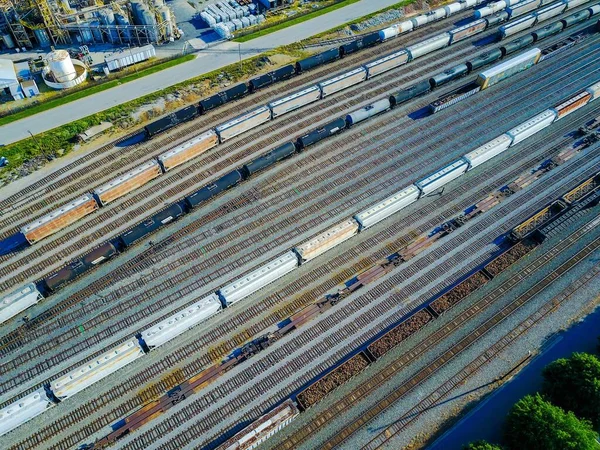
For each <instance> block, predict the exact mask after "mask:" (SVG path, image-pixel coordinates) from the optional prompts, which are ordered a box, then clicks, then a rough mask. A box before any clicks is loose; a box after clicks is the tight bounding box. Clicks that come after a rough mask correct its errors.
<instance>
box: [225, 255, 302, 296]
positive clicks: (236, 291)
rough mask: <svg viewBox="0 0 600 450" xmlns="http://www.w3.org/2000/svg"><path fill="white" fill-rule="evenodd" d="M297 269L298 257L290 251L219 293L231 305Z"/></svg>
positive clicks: (230, 284)
mask: <svg viewBox="0 0 600 450" xmlns="http://www.w3.org/2000/svg"><path fill="white" fill-rule="evenodd" d="M296 267H298V257H297V256H296V254H295V253H294V252H291V251H290V252H287V253H285V254H283V255H281V256H278V257H277V258H275V259H274V260H272V261H269V262H268V263H266V264H264V265H262V266H260V267H259V268H258V269H255V270H253V271H252V272H250V273H248V274H246V275H244V276H243V277H240V278H238V279H237V280H235V281H233V282H232V283H229V284H228V285H227V286H224V287H222V288H221V289H219V292H218V293H219V295H220V296H221V298H222V299H223V300H224V301H226V302H227V304H228V305H230V304H232V303H236V302H239V301H240V300H242V299H244V298H246V297H248V296H250V295H252V294H254V293H255V292H256V291H258V290H260V289H262V288H264V287H265V286H267V285H268V284H271V283H272V282H274V281H275V280H277V279H279V278H281V277H282V276H284V275H286V274H288V273H290V272H291V271H292V270H294V269H295V268H296Z"/></svg>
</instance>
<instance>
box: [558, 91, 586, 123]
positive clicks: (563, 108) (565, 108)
mask: <svg viewBox="0 0 600 450" xmlns="http://www.w3.org/2000/svg"><path fill="white" fill-rule="evenodd" d="M591 98H592V95H591V94H590V93H589V92H587V91H583V92H580V93H579V94H577V95H576V96H574V97H571V98H570V99H568V100H566V101H564V102H562V103H560V104H559V105H558V106H555V107H554V108H550V109H551V110H552V111H554V113H555V114H556V119H555V120H558V119H562V118H563V117H565V116H568V115H569V114H571V113H572V112H574V111H577V110H578V109H579V108H583V107H584V106H585V105H587V104H588V103H589V101H590V100H591Z"/></svg>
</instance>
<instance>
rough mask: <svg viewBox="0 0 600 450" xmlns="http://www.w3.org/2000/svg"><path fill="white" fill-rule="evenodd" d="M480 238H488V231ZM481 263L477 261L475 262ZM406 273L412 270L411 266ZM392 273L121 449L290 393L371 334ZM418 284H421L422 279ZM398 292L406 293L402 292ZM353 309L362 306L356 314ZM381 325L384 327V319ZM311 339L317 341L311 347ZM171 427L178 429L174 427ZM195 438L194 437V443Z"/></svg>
mask: <svg viewBox="0 0 600 450" xmlns="http://www.w3.org/2000/svg"><path fill="white" fill-rule="evenodd" d="M501 209H503V208H501ZM499 212H500V210H499V211H498V212H497V213H498V214H499ZM496 217H499V216H496ZM491 223H492V222H491V221H488V220H485V219H484V220H482V221H481V222H479V224H478V225H479V226H480V227H481V228H480V229H479V230H478V231H485V230H487V229H488V228H489V226H490V224H491ZM490 234H492V233H490ZM485 238H487V239H490V238H489V236H486V237H485ZM482 239H483V238H482ZM478 242H479V245H480V244H481V239H478ZM467 254H468V249H466V250H465V251H464V252H461V253H459V254H455V255H453V257H452V260H451V261H446V262H443V263H441V264H440V266H439V267H438V270H440V271H444V270H447V269H449V268H450V267H451V266H450V265H451V264H455V262H456V260H457V259H460V258H462V257H464V256H465V255H467ZM428 256H429V257H432V258H442V252H439V251H433V252H432V253H431V254H430V255H428ZM427 259H429V258H427ZM483 259H485V258H483ZM481 262H482V261H478V260H476V261H474V264H478V263H481ZM444 266H447V267H444ZM410 272H411V273H414V272H413V270H410ZM397 277H398V274H396V275H393V276H392V277H391V278H390V279H388V280H386V281H385V282H384V283H381V284H380V285H379V286H377V287H376V288H374V289H371V290H370V292H369V293H366V294H365V295H361V296H360V297H359V298H358V299H356V300H355V301H354V302H353V304H345V305H343V306H342V307H341V308H340V309H338V310H336V311H335V312H334V313H333V314H331V315H329V316H326V317H324V318H323V320H322V321H321V322H320V323H318V324H316V325H315V326H314V327H312V328H311V329H310V330H304V331H301V332H300V333H301V334H298V335H294V337H293V338H292V339H290V340H289V341H288V342H285V343H283V344H282V345H281V346H278V347H276V348H274V349H273V350H272V351H271V353H270V354H269V355H268V356H265V357H264V358H260V359H253V360H252V361H251V364H249V365H245V366H244V367H243V370H240V371H238V372H237V373H235V374H233V375H232V376H231V377H230V378H229V379H227V380H223V381H222V382H220V383H218V384H217V385H216V386H215V387H213V388H211V387H208V388H207V390H205V391H203V392H202V393H201V394H200V395H199V396H198V397H197V398H193V399H191V400H190V401H189V402H186V403H183V404H181V405H179V406H177V407H175V408H174V410H173V412H172V413H170V414H168V415H166V416H164V419H163V418H161V419H159V420H160V421H157V422H156V423H155V422H152V424H151V426H150V427H146V429H145V430H143V431H141V432H140V434H133V435H131V436H130V437H127V438H125V439H124V440H123V441H122V445H121V448H123V449H141V448H144V449H145V448H156V447H160V448H164V449H176V448H181V447H182V446H183V445H190V446H204V445H208V442H211V441H212V439H215V438H216V437H217V436H220V435H221V433H222V432H224V431H228V430H229V428H230V426H229V423H227V422H226V423H225V424H224V423H223V421H224V420H225V418H226V417H229V416H232V415H236V419H235V421H236V423H237V422H238V419H239V420H242V421H245V420H247V419H249V417H247V416H246V415H242V417H239V416H240V414H242V413H239V411H244V408H246V407H247V403H248V401H249V399H256V400H254V401H252V406H251V408H252V410H253V411H254V413H255V414H256V413H257V412H258V411H264V410H266V409H268V406H269V404H270V405H272V404H274V403H275V402H277V401H279V400H281V399H282V398H285V397H287V396H289V395H290V393H292V392H295V391H296V390H297V389H299V388H300V387H301V386H303V385H304V384H305V383H306V382H307V381H308V380H310V379H312V377H314V376H315V375H316V374H317V373H319V372H320V371H322V370H323V369H324V368H325V367H329V366H331V365H332V364H333V363H334V362H336V361H337V360H339V358H340V355H345V354H348V353H350V352H351V351H352V350H353V349H355V348H356V347H357V346H362V345H364V344H365V342H366V341H368V340H369V339H370V337H372V336H373V335H374V334H376V333H373V332H372V331H373V330H370V332H365V330H367V329H368V327H369V326H370V325H371V322H372V321H373V320H374V319H375V318H377V317H381V316H382V315H384V314H385V312H386V311H388V310H389V308H390V304H389V302H387V304H386V302H383V301H381V299H382V295H384V293H386V292H388V293H389V292H390V291H392V292H393V288H394V287H395V286H397V280H394V278H397ZM420 285H421V286H422V284H420ZM417 289H418V288H417ZM406 295H410V294H406ZM391 297H396V298H398V297H400V296H399V295H395V294H392V295H391ZM402 297H405V294H404V292H403V295H402ZM361 298H362V299H365V298H369V300H370V302H372V305H373V304H374V305H375V306H374V307H373V308H372V309H371V310H370V311H368V313H363V311H364V309H363V308H364V306H365V303H364V301H361V300H360V299H361ZM396 307H397V306H396ZM357 308H358V309H361V312H360V315H359V313H358V312H357ZM410 309H411V308H410V307H409V306H406V307H403V308H402V309H401V311H400V312H399V313H398V314H397V315H396V317H398V316H400V317H401V316H403V315H404V314H406V313H407V312H408V311H409V310H410ZM339 324H343V327H342V328H337V329H336V325H339ZM380 325H381V326H382V327H383V328H385V325H386V323H381V324H380ZM363 333H364V334H363ZM361 334H362V336H361ZM348 336H353V340H352V343H348V344H338V343H340V342H344V340H345V339H348ZM369 336H370V337H369ZM315 342H319V343H321V344H320V345H318V346H315V345H314V344H315ZM323 344H325V345H323ZM329 345H335V346H337V348H336V349H335V351H333V350H326V349H324V348H323V347H325V346H327V347H329ZM341 345H344V347H341ZM315 359H318V361H319V363H318V365H317V366H316V367H315V368H313V369H310V370H309V369H307V363H308V361H311V360H315ZM321 361H323V364H322V363H321ZM324 366H325V367H324ZM277 389H279V390H277ZM240 391H243V393H242V392H240ZM268 392H272V393H273V396H272V397H270V398H269V396H270V395H271V394H270V393H269V394H267V393H268ZM174 430H177V431H176V432H173V431H174ZM194 439H197V441H196V442H194Z"/></svg>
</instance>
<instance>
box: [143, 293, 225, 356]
mask: <svg viewBox="0 0 600 450" xmlns="http://www.w3.org/2000/svg"><path fill="white" fill-rule="evenodd" d="M221 309H222V305H221V301H220V300H219V297H218V296H217V295H216V294H210V295H209V296H208V297H204V298H203V299H202V300H200V301H197V302H196V303H194V304H192V305H190V306H188V307H187V308H185V309H182V310H181V311H179V312H177V313H175V314H173V315H172V316H170V317H167V318H166V319H164V320H162V321H160V322H159V323H157V324H156V325H153V326H152V327H150V328H148V329H146V330H144V331H142V333H141V334H142V339H143V340H144V342H145V343H146V345H147V346H148V347H149V348H154V347H158V346H160V345H163V344H165V343H166V342H168V341H170V340H171V339H174V338H176V337H177V336H179V335H181V334H182V333H184V332H186V331H187V330H189V329H190V328H192V327H194V326H196V325H198V324H199V323H200V322H202V321H204V320H206V319H208V318H209V317H212V316H214V315H215V314H216V313H218V312H219V311H220V310H221Z"/></svg>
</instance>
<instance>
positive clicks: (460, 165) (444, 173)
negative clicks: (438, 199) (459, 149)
mask: <svg viewBox="0 0 600 450" xmlns="http://www.w3.org/2000/svg"><path fill="white" fill-rule="evenodd" d="M468 167H469V164H468V163H467V161H466V160H464V159H462V158H461V159H459V160H457V161H454V162H452V163H450V164H448V165H447V166H445V167H444V168H443V169H441V170H438V171H437V172H435V173H433V174H431V175H429V176H427V177H425V178H423V179H422V180H419V181H417V182H416V183H415V186H417V187H418V188H419V190H420V191H421V193H422V195H428V194H430V193H431V192H433V191H435V190H437V189H439V188H441V187H442V186H444V185H446V184H448V183H450V182H451V181H453V180H455V179H457V178H458V177H460V176H461V175H462V174H463V173H465V172H466V171H467V168H468Z"/></svg>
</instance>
